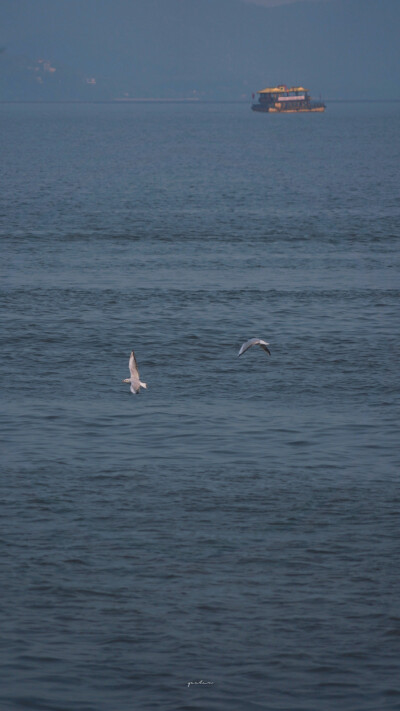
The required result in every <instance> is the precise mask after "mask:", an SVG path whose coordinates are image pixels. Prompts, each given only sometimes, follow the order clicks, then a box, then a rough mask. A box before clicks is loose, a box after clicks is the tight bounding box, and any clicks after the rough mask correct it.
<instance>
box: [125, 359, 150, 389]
mask: <svg viewBox="0 0 400 711" xmlns="http://www.w3.org/2000/svg"><path fill="white" fill-rule="evenodd" d="M129 370H130V373H131V377H130V378H126V379H125V380H123V381H122V382H123V383H130V384H131V393H133V395H136V393H139V392H140V388H147V385H146V383H142V382H141V380H140V377H139V370H138V366H137V363H136V358H135V353H134V351H132V353H131V357H130V358H129Z"/></svg>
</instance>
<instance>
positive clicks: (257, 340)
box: [238, 338, 271, 357]
mask: <svg viewBox="0 0 400 711" xmlns="http://www.w3.org/2000/svg"><path fill="white" fill-rule="evenodd" d="M251 346H261V348H263V350H264V351H266V352H267V353H268V355H271V351H270V350H269V348H268V346H269V343H267V341H262V340H261V338H250V340H249V341H246V343H243V345H242V347H241V349H240V351H239V353H238V357H239V356H241V355H242V353H244V352H245V351H247V349H248V348H251Z"/></svg>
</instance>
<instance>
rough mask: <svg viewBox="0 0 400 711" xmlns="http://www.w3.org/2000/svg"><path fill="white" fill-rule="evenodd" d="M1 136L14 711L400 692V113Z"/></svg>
mask: <svg viewBox="0 0 400 711" xmlns="http://www.w3.org/2000/svg"><path fill="white" fill-rule="evenodd" d="M0 125H1V137H2V144H3V148H2V160H1V163H0V172H1V186H2V187H1V195H0V201H1V206H0V231H1V250H2V255H3V256H2V260H1V274H2V281H1V317H2V332H1V368H0V375H1V380H2V393H3V394H2V405H3V407H2V415H1V422H0V436H1V440H2V462H3V464H2V474H1V480H0V481H1V484H0V488H1V504H2V524H1V529H0V543H1V566H0V600H1V617H2V622H1V626H0V627H1V636H0V673H1V677H2V682H1V685H0V708H1V710H2V711H28V710H29V711H30V710H35V711H338V710H339V709H340V711H395V710H396V709H400V602H399V600H400V576H399V570H400V535H399V516H400V487H399V477H400V472H399V463H400V451H399V429H398V422H399V377H398V376H399V368H398V364H399V352H400V348H399V346H400V338H399V325H400V324H399V289H400V283H399V262H400V258H399V250H398V238H399V228H400V192H399V164H400V137H399V125H400V103H334V102H331V103H329V102H328V106H327V110H326V112H325V113H324V114H318V113H314V114H313V113H309V114H289V115H268V114H256V113H253V112H252V111H250V106H249V105H248V104H246V103H209V104H207V103H200V102H191V103H188V102H187V103H157V102H152V103H150V102H149V103H133V102H132V103H129V102H128V103H110V104H68V103H65V104H1V105H0ZM253 337H259V338H262V339H264V340H266V341H268V343H269V344H270V345H269V348H270V351H271V356H268V354H267V353H266V352H265V351H263V350H262V349H261V348H259V347H258V346H255V347H253V348H250V349H249V350H248V351H246V353H244V354H243V355H242V356H241V357H240V358H238V351H239V348H240V346H241V344H242V343H243V342H244V341H246V340H247V339H249V338H253ZM132 350H134V351H135V355H136V359H137V362H138V366H139V371H140V378H141V380H142V381H144V382H146V383H147V390H143V389H142V390H141V392H140V393H139V394H138V395H133V394H132V393H131V392H130V390H129V384H126V383H123V382H122V381H123V380H124V379H125V378H128V377H129V370H128V361H129V355H130V353H131V351H132Z"/></svg>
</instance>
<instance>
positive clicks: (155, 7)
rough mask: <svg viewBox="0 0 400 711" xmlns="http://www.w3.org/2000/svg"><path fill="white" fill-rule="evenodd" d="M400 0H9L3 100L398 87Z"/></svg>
mask: <svg viewBox="0 0 400 711" xmlns="http://www.w3.org/2000/svg"><path fill="white" fill-rule="evenodd" d="M399 26H400V2H399V0H379V1H378V0H330V1H328V2H312V1H310V2H298V3H294V4H288V5H281V6H278V7H272V8H267V7H262V6H258V5H252V4H248V3H244V2H241V0H35V2H32V0H2V2H1V4H0V47H3V48H4V51H3V52H1V53H0V100H20V99H25V100H44V99H46V100H51V99H59V100H60V99H64V100H68V99H111V98H124V97H125V98H129V97H131V98H135V97H161V98H162V97H164V98H167V97H171V98H185V97H186V98H187V97H198V98H203V99H240V98H249V97H250V96H251V92H252V91H256V90H257V89H260V88H263V87H264V86H267V85H270V84H275V83H287V84H303V85H306V86H307V87H308V88H309V89H310V91H311V93H312V94H313V95H315V96H318V95H319V94H322V95H323V96H324V97H325V98H379V99H384V98H400V91H399V85H398V72H399V65H400V50H399V46H400V43H399V42H398V28H399Z"/></svg>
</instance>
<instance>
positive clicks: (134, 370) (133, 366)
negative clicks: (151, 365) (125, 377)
mask: <svg viewBox="0 0 400 711" xmlns="http://www.w3.org/2000/svg"><path fill="white" fill-rule="evenodd" d="M129 370H130V374H131V378H137V379H138V380H139V369H138V366H137V363H136V358H135V353H134V351H132V353H131V357H130V358H129Z"/></svg>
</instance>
